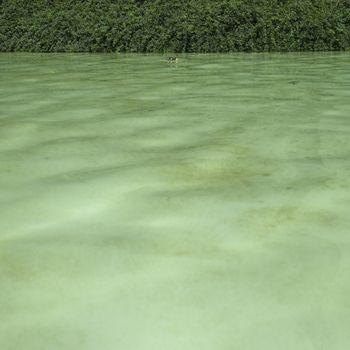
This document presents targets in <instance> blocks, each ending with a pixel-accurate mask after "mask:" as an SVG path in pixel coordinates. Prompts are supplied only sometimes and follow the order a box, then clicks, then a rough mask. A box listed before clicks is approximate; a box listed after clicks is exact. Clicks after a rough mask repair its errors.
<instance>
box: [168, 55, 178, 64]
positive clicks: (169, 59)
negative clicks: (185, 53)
mask: <svg viewBox="0 0 350 350" xmlns="http://www.w3.org/2000/svg"><path fill="white" fill-rule="evenodd" d="M168 62H169V63H177V62H178V59H177V57H175V56H171V57H168Z"/></svg>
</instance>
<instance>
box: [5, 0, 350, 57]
mask: <svg viewBox="0 0 350 350" xmlns="http://www.w3.org/2000/svg"><path fill="white" fill-rule="evenodd" d="M349 48H350V0H144V1H141V0H139V1H137V0H0V51H41V52H58V51H63V52H66V51H77V52H84V51H88V52H112V51H119V52H164V51H174V52H229V51H299V50H345V49H349Z"/></svg>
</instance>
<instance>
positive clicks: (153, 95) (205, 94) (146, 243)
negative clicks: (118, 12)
mask: <svg viewBox="0 0 350 350" xmlns="http://www.w3.org/2000/svg"><path fill="white" fill-rule="evenodd" d="M349 58H350V56H349V54H285V55H280V54H273V55H267V54H255V55H248V54H247V55H189V56H183V57H180V61H179V63H178V64H168V63H167V62H166V61H164V60H163V57H161V56H141V55H139V56H138V55H134V56H131V55H130V56H122V55H59V54H58V55H38V54H36V55H32V54H1V55H0V77H1V79H0V320H1V322H0V349H1V350H41V349H42V350H61V349H68V350H80V349H81V350H100V349H101V350H115V349H121V350H124V349H125V350H214V349H217V350H235V349H237V350H257V349H259V350H265V349H266V350H271V349H274V350H275V349H276V350H281V349H283V350H309V349H310V350H311V349H317V350H330V349H332V350H345V349H348V348H349V347H350V336H349V324H350V303H349V292H350V277H349V268H350V254H349V253H350V238H349V233H350V232H349V228H350V215H349V213H350V192H349V188H350V141H349V140H350V70H349V62H350V61H349Z"/></svg>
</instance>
